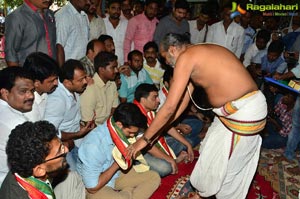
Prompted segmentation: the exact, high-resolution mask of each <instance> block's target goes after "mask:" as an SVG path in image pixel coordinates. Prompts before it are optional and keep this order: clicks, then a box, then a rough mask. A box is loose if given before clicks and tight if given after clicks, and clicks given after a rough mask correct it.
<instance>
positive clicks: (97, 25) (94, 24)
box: [89, 16, 106, 40]
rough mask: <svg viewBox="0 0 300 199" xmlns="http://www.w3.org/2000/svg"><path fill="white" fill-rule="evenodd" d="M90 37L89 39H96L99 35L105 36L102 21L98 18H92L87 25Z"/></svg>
mask: <svg viewBox="0 0 300 199" xmlns="http://www.w3.org/2000/svg"><path fill="white" fill-rule="evenodd" d="M89 27H90V36H89V39H90V40H93V39H98V38H99V36H100V35H106V28H105V24H104V21H103V19H102V18H101V17H100V16H97V17H93V19H92V20H91V21H90V23H89Z"/></svg>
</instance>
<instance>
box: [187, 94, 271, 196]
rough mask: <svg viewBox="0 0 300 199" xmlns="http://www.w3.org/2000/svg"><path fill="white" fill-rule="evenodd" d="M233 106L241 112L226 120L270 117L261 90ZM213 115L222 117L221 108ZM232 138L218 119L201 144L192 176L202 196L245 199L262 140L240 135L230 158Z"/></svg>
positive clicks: (255, 136)
mask: <svg viewBox="0 0 300 199" xmlns="http://www.w3.org/2000/svg"><path fill="white" fill-rule="evenodd" d="M233 104H234V106H235V107H236V108H237V109H238V111H237V112H235V113H233V114H231V115H229V116H227V118H231V119H236V120H241V121H251V120H260V119H263V118H265V117H266V115H267V104H266V100H265V97H264V95H263V94H262V93H261V92H260V91H259V92H258V93H256V94H254V95H252V96H250V97H247V98H243V99H239V100H236V101H234V102H233ZM214 112H215V113H216V114H217V115H222V113H221V108H219V109H214ZM232 136H233V134H232V132H231V131H229V130H228V129H227V128H226V127H225V126H224V125H223V124H222V122H221V121H220V120H219V119H218V117H216V118H215V120H214V122H213V124H212V126H211V127H210V128H209V129H208V132H207V134H206V136H205V138H204V140H203V142H202V144H201V147H200V150H199V153H200V157H199V159H198V161H197V163H196V165H195V168H194V170H193V172H192V174H191V183H192V185H193V186H194V187H195V188H196V189H197V190H198V191H199V193H200V195H201V196H202V197H208V196H212V195H216V197H217V198H222V199H243V198H245V197H246V195H247V193H248V189H249V186H250V184H251V181H252V178H253V176H254V174H255V171H256V167H257V163H258V159H259V152H260V146H261V137H260V135H254V136H240V140H239V142H238V143H237V144H236V146H235V148H234V149H233V152H232V154H231V156H230V158H229V155H230V150H231V143H232Z"/></svg>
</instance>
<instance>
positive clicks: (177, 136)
mask: <svg viewBox="0 0 300 199" xmlns="http://www.w3.org/2000/svg"><path fill="white" fill-rule="evenodd" d="M168 134H169V135H170V136H172V137H173V138H175V139H176V140H178V141H179V142H180V143H182V144H183V145H184V146H186V148H187V152H188V155H189V161H193V160H194V152H193V147H192V145H191V144H190V143H189V142H188V141H187V140H186V139H185V138H184V137H183V136H182V135H181V134H180V133H178V132H177V130H176V129H175V128H174V127H172V128H170V130H169V131H168Z"/></svg>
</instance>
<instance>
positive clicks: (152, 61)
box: [143, 41, 164, 88]
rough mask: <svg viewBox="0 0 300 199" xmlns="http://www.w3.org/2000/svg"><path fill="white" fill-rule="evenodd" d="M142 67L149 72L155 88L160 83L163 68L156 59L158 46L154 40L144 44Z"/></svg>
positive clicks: (158, 86)
mask: <svg viewBox="0 0 300 199" xmlns="http://www.w3.org/2000/svg"><path fill="white" fill-rule="evenodd" d="M143 51H144V58H145V59H144V66H143V67H144V68H145V70H146V71H147V72H148V73H149V75H150V77H151V79H152V81H153V83H154V84H155V86H156V87H157V88H160V86H161V85H162V77H163V75H164V69H163V68H162V65H161V64H160V62H159V61H158V59H157V57H158V46H157V44H156V43H155V42H154V41H149V42H148V43H146V44H145V45H144V48H143Z"/></svg>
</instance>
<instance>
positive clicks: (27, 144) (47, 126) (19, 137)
mask: <svg viewBox="0 0 300 199" xmlns="http://www.w3.org/2000/svg"><path fill="white" fill-rule="evenodd" d="M56 135H57V130H56V128H55V126H54V125H53V124H51V123H49V122H47V121H38V122H35V123H32V122H25V123H23V124H20V125H18V126H16V128H15V129H13V130H12V131H11V134H10V135H9V139H8V141H7V145H6V153H7V161H8V164H9V165H10V170H11V172H12V173H18V174H19V175H20V176H22V177H24V178H27V177H29V176H31V175H32V172H33V170H32V169H33V168H34V167H35V166H37V165H39V164H42V163H43V162H44V161H45V158H46V157H47V156H48V155H49V152H50V148H49V142H50V141H51V140H53V139H54V138H55V137H56Z"/></svg>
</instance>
